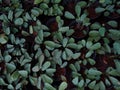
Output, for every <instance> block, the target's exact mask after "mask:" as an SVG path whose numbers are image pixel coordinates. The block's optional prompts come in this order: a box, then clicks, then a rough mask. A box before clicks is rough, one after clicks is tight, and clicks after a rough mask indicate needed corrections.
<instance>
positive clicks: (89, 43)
mask: <svg viewBox="0 0 120 90" xmlns="http://www.w3.org/2000/svg"><path fill="white" fill-rule="evenodd" d="M92 45H93V43H92V41H87V43H86V48H88V49H89V48H90V47H91V46H92Z"/></svg>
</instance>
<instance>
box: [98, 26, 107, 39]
mask: <svg viewBox="0 0 120 90" xmlns="http://www.w3.org/2000/svg"><path fill="white" fill-rule="evenodd" d="M105 31H106V30H105V28H103V27H101V28H100V29H99V33H100V35H101V36H102V37H103V36H104V35H105Z"/></svg>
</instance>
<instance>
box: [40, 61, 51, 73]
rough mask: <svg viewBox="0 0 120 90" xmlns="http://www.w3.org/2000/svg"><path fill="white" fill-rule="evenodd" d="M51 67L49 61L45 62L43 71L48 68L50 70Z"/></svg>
mask: <svg viewBox="0 0 120 90" xmlns="http://www.w3.org/2000/svg"><path fill="white" fill-rule="evenodd" d="M50 65H51V63H50V62H49V61H47V62H45V63H44V64H43V66H42V71H44V70H46V69H47V68H49V67H50Z"/></svg>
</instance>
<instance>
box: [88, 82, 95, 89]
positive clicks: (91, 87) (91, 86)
mask: <svg viewBox="0 0 120 90" xmlns="http://www.w3.org/2000/svg"><path fill="white" fill-rule="evenodd" d="M95 84H96V81H92V82H91V83H90V84H89V85H88V87H89V88H90V89H94V87H95Z"/></svg>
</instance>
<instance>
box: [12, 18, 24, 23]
mask: <svg viewBox="0 0 120 90" xmlns="http://www.w3.org/2000/svg"><path fill="white" fill-rule="evenodd" d="M14 23H15V25H22V24H23V19H22V18H17V19H15V21H14Z"/></svg>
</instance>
